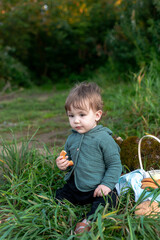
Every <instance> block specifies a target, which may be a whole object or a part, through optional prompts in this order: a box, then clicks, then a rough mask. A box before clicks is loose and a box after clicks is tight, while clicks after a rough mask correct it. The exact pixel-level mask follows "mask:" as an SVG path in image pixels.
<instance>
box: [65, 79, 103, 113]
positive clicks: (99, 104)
mask: <svg viewBox="0 0 160 240" xmlns="http://www.w3.org/2000/svg"><path fill="white" fill-rule="evenodd" d="M86 102H88V103H89V107H90V108H91V109H92V110H94V111H98V110H102V108H103V101H102V97H101V91H100V88H99V87H98V86H97V84H96V83H94V82H89V83H87V82H82V83H80V84H78V85H76V86H75V87H74V88H73V89H72V90H71V91H70V93H69V95H68V97H67V99H66V103H65V110H66V112H67V111H70V108H71V106H72V107H74V108H77V109H85V108H86Z"/></svg>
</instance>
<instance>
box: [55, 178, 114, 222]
mask: <svg viewBox="0 0 160 240" xmlns="http://www.w3.org/2000/svg"><path fill="white" fill-rule="evenodd" d="M93 194H94V190H92V191H89V192H81V191H79V190H78V189H77V188H76V186H75V182H74V176H73V175H72V176H71V178H70V179H69V181H68V182H67V183H66V184H65V185H64V186H63V188H60V189H58V190H57V191H56V199H58V200H60V201H62V200H63V199H67V200H68V201H69V202H71V203H73V204H79V205H86V204H92V205H91V210H90V212H88V213H87V218H88V217H89V216H91V215H92V214H94V213H95V211H96V209H97V208H98V206H99V205H100V204H101V205H102V206H105V204H107V203H108V210H111V209H112V207H115V206H116V203H117V196H118V194H117V191H116V188H114V189H113V190H112V191H111V192H110V193H109V194H108V195H107V196H106V197H105V199H104V198H103V197H93Z"/></svg>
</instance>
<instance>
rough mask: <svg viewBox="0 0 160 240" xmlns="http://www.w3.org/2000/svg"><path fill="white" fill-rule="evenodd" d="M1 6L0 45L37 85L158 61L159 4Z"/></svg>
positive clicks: (84, 0) (62, 0) (86, 0)
mask: <svg viewBox="0 0 160 240" xmlns="http://www.w3.org/2000/svg"><path fill="white" fill-rule="evenodd" d="M1 2H2V3H1V5H0V10H1V13H2V14H1V15H0V23H1V24H0V35H1V37H0V42H1V44H2V45H3V47H5V46H9V47H11V48H14V50H15V51H14V52H12V56H13V57H15V58H16V59H18V60H19V61H20V62H22V63H23V64H24V65H25V66H27V67H28V68H29V69H30V70H31V71H32V72H34V74H35V76H36V77H35V78H34V79H33V81H34V82H35V83H37V84H44V81H45V80H47V81H48V79H51V81H52V82H54V83H55V82H59V81H60V80H63V81H65V82H66V83H68V82H75V81H76V80H77V79H78V80H82V78H83V79H84V78H86V76H89V75H91V73H92V71H93V70H94V69H96V68H98V67H99V66H101V65H106V63H107V64H111V65H112V66H113V65H114V67H113V68H112V69H114V70H113V71H117V72H118V73H124V72H125V73H128V72H129V71H130V70H131V71H138V70H139V68H140V69H141V68H142V67H144V66H146V65H147V66H148V65H149V64H150V62H151V61H152V60H153V59H154V58H157V59H158V60H159V55H160V54H159V51H160V50H159V41H160V37H159V36H160V34H159V33H160V20H159V19H160V18H159V16H160V10H159V9H160V7H159V1H158V0H154V1H152V0H141V1H139V0H136V1H133V0H132V1H131V0H125V1H124V0H122V1H115V0H109V1H106V0H100V1H98V2H97V1H91V0H81V1H78V2H77V1H74V0H70V1H66V0H57V1H50V0H47V1H39V0H37V1H32V0H27V1H26V0H25V1H24V0H23V1H19V0H15V1H10V2H8V1H7V2H6V1H5V0H2V1H1ZM118 3H119V4H118ZM10 36H12V37H10ZM112 69H109V70H110V73H112ZM70 75H71V77H69V76H70ZM79 75H82V76H81V77H80V76H79ZM17 83H18V84H19V82H18V80H17Z"/></svg>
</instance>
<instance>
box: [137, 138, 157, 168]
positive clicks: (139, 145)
mask: <svg viewBox="0 0 160 240" xmlns="http://www.w3.org/2000/svg"><path fill="white" fill-rule="evenodd" d="M146 137H151V138H154V139H155V140H157V141H158V142H159V143H160V140H159V138H157V137H155V136H153V135H145V136H143V137H142V138H141V139H140V140H139V143H138V158H139V163H140V168H141V169H142V170H143V166H142V159H141V142H142V140H143V138H146Z"/></svg>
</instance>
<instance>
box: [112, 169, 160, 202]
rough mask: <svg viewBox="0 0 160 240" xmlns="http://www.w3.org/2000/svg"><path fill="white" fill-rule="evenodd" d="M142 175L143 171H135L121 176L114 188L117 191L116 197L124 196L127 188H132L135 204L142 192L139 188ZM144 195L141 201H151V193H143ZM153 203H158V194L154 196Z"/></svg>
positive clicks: (159, 199) (159, 196)
mask: <svg viewBox="0 0 160 240" xmlns="http://www.w3.org/2000/svg"><path fill="white" fill-rule="evenodd" d="M144 173H145V171H144V170H143V169H137V170H135V171H132V172H130V173H127V174H124V175H122V176H121V177H120V178H119V181H118V183H117V184H116V186H115V187H116V189H117V192H118V195H122V194H125V193H126V192H127V191H128V189H129V188H132V189H133V191H134V195H135V202H137V201H138V199H139V197H140V196H141V194H142V193H143V192H144V189H142V188H141V181H142V179H143V175H144ZM144 193H145V194H144V196H143V199H144V200H145V201H147V200H152V198H153V193H152V192H150V191H145V192H144ZM154 201H157V202H159V201H160V194H159V195H158V196H156V198H155V199H154Z"/></svg>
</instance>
